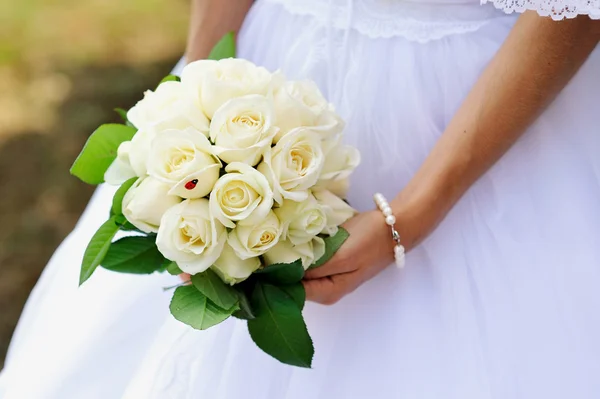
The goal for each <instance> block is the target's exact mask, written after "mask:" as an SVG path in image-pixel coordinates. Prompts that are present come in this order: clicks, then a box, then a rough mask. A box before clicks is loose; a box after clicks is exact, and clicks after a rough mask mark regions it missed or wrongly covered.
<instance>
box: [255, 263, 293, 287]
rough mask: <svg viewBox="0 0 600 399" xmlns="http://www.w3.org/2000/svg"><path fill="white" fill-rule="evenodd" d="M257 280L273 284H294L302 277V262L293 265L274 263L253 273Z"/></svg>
mask: <svg viewBox="0 0 600 399" xmlns="http://www.w3.org/2000/svg"><path fill="white" fill-rule="evenodd" d="M255 274H257V275H260V276H259V278H260V279H262V280H265V281H268V282H271V283H273V284H277V285H280V284H294V283H297V282H298V281H300V280H302V278H303V277H304V267H302V261H301V260H300V259H298V260H297V261H295V262H293V263H275V264H273V265H269V266H267V267H265V268H264V269H260V270H258V271H256V272H255Z"/></svg>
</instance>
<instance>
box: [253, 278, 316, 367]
mask: <svg viewBox="0 0 600 399" xmlns="http://www.w3.org/2000/svg"><path fill="white" fill-rule="evenodd" d="M252 304H253V307H254V309H255V311H256V318H254V319H252V320H248V330H249V331H250V336H251V337H252V340H253V341H254V342H255V343H256V345H258V347H259V348H260V349H262V350H263V351H265V352H266V353H267V354H269V355H271V356H273V357H274V358H275V359H277V360H279V361H280V362H282V363H286V364H291V365H293V366H299V367H310V366H311V363H312V358H313V355H314V352H315V351H314V347H313V344H312V339H311V338H310V335H309V334H308V331H307V329H306V324H305V323H304V319H303V318H302V312H301V311H300V309H299V308H298V305H297V304H296V302H294V300H293V299H291V298H290V297H289V296H288V295H287V294H286V293H285V292H284V291H282V290H281V288H279V287H275V286H273V285H270V284H264V283H260V282H259V283H258V284H257V285H256V288H255V290H254V293H253V295H252Z"/></svg>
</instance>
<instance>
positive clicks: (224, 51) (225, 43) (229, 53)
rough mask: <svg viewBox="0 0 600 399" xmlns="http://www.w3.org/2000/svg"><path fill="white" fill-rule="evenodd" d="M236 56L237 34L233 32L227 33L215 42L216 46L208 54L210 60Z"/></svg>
mask: <svg viewBox="0 0 600 399" xmlns="http://www.w3.org/2000/svg"><path fill="white" fill-rule="evenodd" d="M234 57H235V34H234V33H233V32H229V33H227V34H226V35H225V36H223V37H222V38H221V40H219V41H218V42H217V44H215V47H213V49H212V50H211V51H210V54H209V55H208V59H209V60H220V59H223V58H234Z"/></svg>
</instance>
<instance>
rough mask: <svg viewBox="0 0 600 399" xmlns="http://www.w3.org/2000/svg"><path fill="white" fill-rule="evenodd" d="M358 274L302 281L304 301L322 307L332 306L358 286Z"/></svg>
mask: <svg viewBox="0 0 600 399" xmlns="http://www.w3.org/2000/svg"><path fill="white" fill-rule="evenodd" d="M358 281H359V275H358V272H356V271H355V272H351V273H344V274H335V275H333V276H326V277H323V278H317V279H312V280H303V281H302V284H303V285H304V290H305V291H306V299H307V300H309V301H312V302H317V303H320V304H323V305H333V304H334V303H336V302H337V301H339V300H340V299H342V297H344V295H346V294H348V293H350V292H352V291H354V289H355V288H356V287H357V286H358Z"/></svg>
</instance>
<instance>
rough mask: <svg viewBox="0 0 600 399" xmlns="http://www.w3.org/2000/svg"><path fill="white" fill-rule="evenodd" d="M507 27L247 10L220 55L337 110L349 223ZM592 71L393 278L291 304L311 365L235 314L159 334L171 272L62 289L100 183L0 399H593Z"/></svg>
mask: <svg viewBox="0 0 600 399" xmlns="http://www.w3.org/2000/svg"><path fill="white" fill-rule="evenodd" d="M581 1H582V2H583V1H584V0H581ZM582 4H583V3H582ZM589 4H592V3H589ZM516 18H517V16H516V14H513V15H506V14H504V13H503V12H501V11H499V10H497V9H496V8H495V7H494V6H493V5H483V6H480V5H479V3H478V2H471V3H451V2H444V3H440V2H438V3H436V4H427V3H417V2H414V3H413V2H401V1H395V0H361V1H341V0H331V1H330V0H303V1H302V2H299V1H294V0H259V1H258V2H257V3H256V4H255V5H254V6H253V8H252V9H251V11H250V14H249V15H248V17H247V19H246V21H245V23H244V25H243V28H242V30H241V32H240V34H239V36H238V56H239V57H242V58H246V59H249V60H251V61H254V62H256V63H257V64H260V65H263V66H265V67H267V68H269V69H271V70H275V69H282V70H283V71H284V72H285V73H286V75H287V76H288V77H290V78H298V79H301V78H309V79H313V80H315V81H316V82H317V83H318V84H319V86H320V87H321V89H322V90H323V92H324V94H325V95H326V96H327V98H328V99H329V100H331V101H332V102H334V103H335V104H336V106H337V110H338V112H339V113H340V114H341V115H342V116H343V117H344V118H345V120H346V122H347V129H346V140H347V142H348V143H349V144H352V145H355V146H356V147H358V148H359V149H360V151H361V153H362V158H363V160H362V164H361V165H360V167H359V168H358V169H357V171H356V173H355V174H354V176H353V184H352V189H351V192H350V196H349V200H350V202H351V204H352V205H353V206H355V207H357V208H358V209H360V210H367V209H372V208H373V204H372V199H371V197H372V194H373V193H374V192H382V193H384V194H385V195H386V196H387V197H388V198H392V197H393V196H394V195H395V194H396V193H398V192H399V191H400V190H401V189H402V187H404V186H405V185H406V183H407V182H408V181H409V180H410V178H411V177H412V176H413V175H414V173H415V172H416V170H417V169H418V167H419V165H420V164H421V163H422V162H423V160H424V159H425V157H426V156H427V154H428V152H429V151H430V150H431V148H432V147H433V145H434V144H435V142H436V140H437V139H438V137H439V136H440V135H441V134H442V132H443V131H444V127H445V126H446V125H447V124H448V122H449V121H450V119H451V118H452V116H453V114H454V113H455V112H456V110H457V109H458V107H459V106H460V104H461V102H462V100H463V99H464V98H465V96H466V94H467V93H468V91H469V89H470V88H471V87H472V86H473V84H474V83H475V81H476V80H477V78H478V76H479V75H480V73H481V72H482V70H483V69H484V67H485V66H486V64H487V63H488V62H489V61H490V59H491V58H492V57H493V56H494V54H495V53H496V51H497V50H498V48H499V47H500V45H501V44H502V42H503V41H504V39H505V38H506V36H507V35H508V33H509V31H510V29H511V27H512V25H513V24H514V22H515V20H516ZM599 71H600V48H598V49H597V50H596V51H594V52H593V53H592V55H591V56H590V58H589V59H588V60H587V62H586V63H585V64H584V65H583V67H582V68H581V70H580V71H579V72H578V73H577V75H576V76H575V77H574V78H573V80H572V81H571V82H570V83H569V85H568V86H567V87H566V88H565V89H564V90H563V91H562V93H561V94H560V95H559V96H558V97H557V99H556V100H555V101H554V102H553V103H552V105H551V106H549V107H548V109H547V110H546V111H545V112H544V113H543V114H542V115H541V116H540V117H539V119H538V120H537V121H536V122H535V123H534V124H533V126H532V127H531V128H530V129H529V130H528V131H527V132H526V133H525V135H524V136H523V137H522V138H521V139H520V140H519V141H518V142H517V143H516V144H515V146H514V147H513V148H512V149H511V150H509V152H508V153H507V154H506V155H505V156H504V157H503V158H502V159H501V160H500V161H499V162H498V163H497V164H496V165H494V167H493V168H492V169H491V170H490V171H489V172H488V173H486V174H485V175H484V176H483V177H482V178H481V179H479V181H478V182H477V183H476V184H475V185H474V186H473V187H472V188H471V189H470V190H469V191H468V192H467V193H466V195H465V196H464V197H463V198H462V199H461V200H460V201H459V203H458V204H457V205H456V206H455V207H454V209H453V210H452V211H451V212H450V214H449V215H448V216H447V218H446V219H445V220H444V221H443V222H442V223H441V225H440V226H439V227H438V228H437V229H436V230H435V231H434V232H433V233H432V234H431V235H430V236H429V238H428V239H427V240H426V241H425V242H424V243H423V244H422V245H420V246H419V247H418V248H416V249H414V250H413V251H411V252H410V253H409V254H408V255H407V267H406V268H405V269H403V270H398V269H396V268H394V267H390V268H388V269H386V270H384V271H383V272H382V273H381V274H380V275H378V276H376V277H375V278H374V279H372V280H371V281H369V282H367V283H365V284H364V285H363V286H362V287H360V288H359V289H358V290H357V291H355V292H354V293H352V294H351V295H349V296H347V297H346V298H344V299H343V300H342V301H340V302H339V303H337V304H336V305H334V306H331V307H325V306H320V305H316V304H307V306H306V309H305V311H304V315H305V318H306V320H307V324H308V328H309V331H310V333H311V335H312V337H313V340H314V344H315V348H316V354H315V359H314V363H313V369H310V370H308V369H299V368H294V367H290V366H286V365H282V364H280V363H278V362H277V361H275V360H274V359H272V358H270V357H269V356H267V355H266V354H264V353H262V352H261V351H260V350H259V349H258V348H257V347H256V346H255V345H254V344H253V342H252V341H251V339H250V337H249V334H248V331H247V328H246V325H245V323H243V322H240V321H238V320H235V319H232V320H228V321H226V322H224V323H222V324H220V325H219V326H216V327H214V328H212V329H210V330H208V331H196V330H193V329H191V328H189V327H187V326H185V325H183V324H181V323H179V322H177V321H175V320H174V319H173V318H172V317H171V316H170V315H168V301H169V296H170V295H171V293H170V292H168V293H164V292H163V291H162V289H161V288H162V287H164V286H168V285H170V284H172V283H173V281H174V279H176V278H174V277H171V276H166V275H156V276H149V277H145V278H142V277H139V276H126V275H118V274H112V273H109V272H106V271H100V272H99V273H98V274H97V275H94V277H93V278H92V279H90V280H89V281H88V282H87V283H86V284H85V285H84V286H83V288H81V289H77V288H76V285H77V275H78V266H79V259H80V257H81V254H82V252H83V248H84V246H85V244H86V243H87V241H88V239H89V238H90V236H91V235H92V233H93V231H94V230H95V229H96V228H97V227H98V226H99V225H100V224H101V223H102V221H103V220H104V218H105V217H106V213H107V210H108V207H109V198H110V197H111V194H112V191H111V189H110V188H104V187H103V188H100V189H99V190H98V192H97V194H96V195H95V197H94V199H93V201H92V203H91V204H90V206H89V208H88V210H87V211H86V213H85V215H84V217H83V219H82V220H81V222H80V223H79V225H78V226H77V228H76V230H75V232H74V233H73V234H72V235H71V236H70V237H69V238H68V239H67V240H66V241H65V243H64V244H63V245H62V246H61V248H60V249H59V250H58V251H57V253H56V255H55V256H54V258H53V259H52V261H51V262H50V264H49V266H48V269H47V270H46V272H45V273H44V275H43V277H42V279H41V280H40V283H39V284H38V287H37V288H36V289H35V291H34V293H33V294H32V297H31V299H30V301H29V303H28V305H27V307H26V310H25V312H24V315H23V318H22V320H21V322H20V324H19V327H18V329H17V331H16V334H15V338H14V341H13V344H12V347H11V350H10V353H9V357H8V359H7V367H6V370H5V372H4V374H3V375H2V379H0V399H38V398H39V399H42V398H43V399H71V398H86V399H88V398H91V399H95V398H125V399H140V398H144V399H169V398H177V399H188V398H189V399H191V398H210V399H233V398H249V399H326V398H335V399H338V398H340V399H345V398H403V399H404V398H410V399H440V398H444V399H471V398H472V399H517V398H519V399H521V398H522V399H532V398H544V399H554V398H556V399H559V398H560V399H564V398H578V399H592V398H593V399H597V398H599V397H600V378H599V376H600V339H598V337H600V311H599V309H600V290H599V289H598V287H599V286H600V117H599V115H600V73H599ZM490 95H493V93H490ZM175 281H176V280H175Z"/></svg>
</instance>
